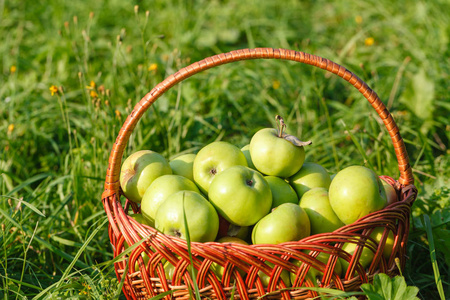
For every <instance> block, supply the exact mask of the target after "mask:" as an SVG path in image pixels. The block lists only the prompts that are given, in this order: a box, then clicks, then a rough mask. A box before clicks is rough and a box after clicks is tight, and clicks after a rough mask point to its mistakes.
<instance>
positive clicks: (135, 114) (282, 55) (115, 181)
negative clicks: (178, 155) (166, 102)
mask: <svg viewBox="0 0 450 300" xmlns="http://www.w3.org/2000/svg"><path fill="white" fill-rule="evenodd" d="M259 58H270V59H283V60H292V61H296V62H300V63H304V64H308V65H312V66H316V67H319V68H321V69H324V70H327V71H329V72H331V73H334V74H336V75H338V76H339V77H342V78H343V79H345V80H346V81H348V82H349V83H351V84H352V85H353V86H354V87H355V88H356V89H357V90H358V91H359V92H360V93H361V94H362V95H363V96H364V97H365V98H366V99H367V100H368V101H369V103H370V104H371V105H372V107H373V108H374V109H375V111H376V112H377V113H378V115H379V116H380V118H381V119H382V120H383V123H384V125H385V126H386V129H387V130H388V132H389V135H390V136H391V139H392V143H393V144H394V149H395V154H396V156H397V161H398V168H399V170H400V178H399V180H398V181H399V183H400V184H402V185H404V186H406V185H409V184H413V183H414V177H413V175H412V169H411V166H410V164H409V157H408V153H407V152H406V147H405V144H404V142H403V139H402V137H401V135H400V132H399V129H398V127H397V124H396V123H395V121H394V119H393V118H392V115H391V114H390V113H389V111H388V110H387V108H386V106H385V105H384V104H383V102H381V100H380V98H379V97H378V95H377V94H376V93H375V92H374V91H373V90H372V89H371V88H369V86H368V85H367V84H366V83H365V82H364V81H363V80H361V79H360V78H359V77H358V76H356V75H355V74H353V73H352V72H350V71H349V70H347V69H346V68H344V67H343V66H341V65H339V64H337V63H335V62H332V61H330V60H328V59H325V58H322V57H320V56H316V55H312V54H308V53H304V52H301V51H294V50H286V49H273V48H256V49H241V50H235V51H231V52H228V53H222V54H218V55H214V56H211V57H208V58H205V59H203V60H201V61H198V62H195V63H193V64H191V65H189V66H187V67H184V68H182V69H180V70H179V71H178V72H176V73H175V74H172V75H170V76H169V77H167V78H166V79H165V80H163V81H162V82H160V83H159V84H157V85H156V86H155V87H154V88H153V89H152V90H151V91H150V92H149V93H148V94H147V95H145V96H144V97H143V98H142V99H141V100H140V101H139V102H138V103H137V104H136V106H135V107H134V109H133V111H132V112H131V113H130V114H129V115H128V117H127V119H126V120H125V123H124V124H123V126H122V128H121V129H120V132H119V135H118V136H117V138H116V141H115V143H114V145H113V149H112V151H111V154H110V157H109V165H108V169H107V172H106V180H105V189H104V192H103V194H102V199H105V198H106V197H109V196H112V195H113V194H116V193H118V191H119V188H120V183H119V175H120V168H121V162H122V156H123V153H124V150H125V146H126V144H127V142H128V139H129V138H130V135H131V133H132V131H133V129H134V127H135V126H136V124H137V123H138V121H139V119H140V118H141V117H142V115H143V114H144V112H145V111H146V110H147V109H148V108H149V107H150V106H151V105H152V104H153V103H154V102H155V101H156V99H158V98H159V97H160V96H161V95H162V94H164V93H165V92H166V91H167V90H169V89H170V88H171V87H172V86H173V85H175V84H177V83H179V82H180V81H182V80H184V79H186V78H188V77H191V76H192V75H194V74H197V73H199V72H201V71H203V70H206V69H209V68H212V67H215V66H219V65H222V64H226V63H231V62H235V61H239V60H248V59H259Z"/></svg>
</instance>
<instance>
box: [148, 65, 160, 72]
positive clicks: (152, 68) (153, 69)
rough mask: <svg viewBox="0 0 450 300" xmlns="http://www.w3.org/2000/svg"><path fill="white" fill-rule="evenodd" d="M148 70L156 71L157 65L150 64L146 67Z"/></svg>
mask: <svg viewBox="0 0 450 300" xmlns="http://www.w3.org/2000/svg"><path fill="white" fill-rule="evenodd" d="M148 70H149V71H156V70H158V65H157V64H151V65H150V66H149V67H148Z"/></svg>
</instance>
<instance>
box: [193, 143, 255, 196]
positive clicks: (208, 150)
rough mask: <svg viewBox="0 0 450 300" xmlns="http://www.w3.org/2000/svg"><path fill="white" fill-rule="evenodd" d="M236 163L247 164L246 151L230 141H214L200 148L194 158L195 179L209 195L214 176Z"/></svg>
mask: <svg viewBox="0 0 450 300" xmlns="http://www.w3.org/2000/svg"><path fill="white" fill-rule="evenodd" d="M236 165H241V166H247V160H246V158H245V155H244V153H242V151H241V150H240V149H239V148H238V147H236V146H235V145H233V144H230V143H228V142H222V141H219V142H213V143H211V144H208V145H206V146H205V147H203V148H202V149H200V151H199V152H198V153H197V156H196V157H195V159H194V165H193V172H194V173H193V174H194V181H195V183H196V184H197V185H198V187H199V188H200V190H201V191H202V192H203V193H204V194H205V195H207V194H208V191H209V185H210V184H211V182H212V180H213V179H214V177H215V176H216V175H217V174H220V172H222V171H224V170H226V169H228V168H229V167H232V166H236Z"/></svg>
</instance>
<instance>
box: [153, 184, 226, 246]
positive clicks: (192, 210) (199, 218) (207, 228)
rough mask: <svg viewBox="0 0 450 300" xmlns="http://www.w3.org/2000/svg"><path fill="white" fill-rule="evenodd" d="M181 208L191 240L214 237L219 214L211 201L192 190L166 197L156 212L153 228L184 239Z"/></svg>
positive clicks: (211, 239) (203, 240) (208, 240)
mask: <svg viewBox="0 0 450 300" xmlns="http://www.w3.org/2000/svg"><path fill="white" fill-rule="evenodd" d="M183 204H184V207H183ZM183 210H184V212H185V214H186V219H187V224H188V230H189V235H190V238H191V242H211V241H214V240H215V239H216V236H217V232H218V231H219V216H218V215H217V212H216V211H215V210H214V207H213V206H212V205H211V203H209V202H208V200H206V199H205V198H204V197H203V196H202V195H200V194H199V193H197V192H194V191H179V192H176V193H174V194H172V195H170V196H169V197H167V199H166V200H165V201H164V202H163V203H161V205H160V206H159V208H158V210H157V212H156V216H155V228H156V229H157V230H159V231H160V232H162V233H164V234H167V235H171V236H176V237H179V238H182V239H184V240H185V239H186V231H185V228H184V227H185V226H184V217H183Z"/></svg>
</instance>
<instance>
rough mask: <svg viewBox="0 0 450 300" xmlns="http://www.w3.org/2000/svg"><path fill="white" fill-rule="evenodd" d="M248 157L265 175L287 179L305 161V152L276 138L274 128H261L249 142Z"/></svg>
mask: <svg viewBox="0 0 450 300" xmlns="http://www.w3.org/2000/svg"><path fill="white" fill-rule="evenodd" d="M250 155H251V157H252V161H253V164H254V165H255V167H256V169H257V170H258V171H260V172H261V173H263V174H265V175H272V176H278V177H282V178H287V177H290V176H292V175H294V174H295V173H296V172H297V171H298V170H300V168H301V167H302V165H303V162H304V161H305V150H304V148H303V147H298V146H295V145H294V144H292V143H291V142H289V141H287V140H286V139H284V138H280V137H278V133H277V130H276V129H274V128H263V129H261V130H259V131H258V132H256V133H255V134H254V135H253V137H252V139H251V140H250Z"/></svg>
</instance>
